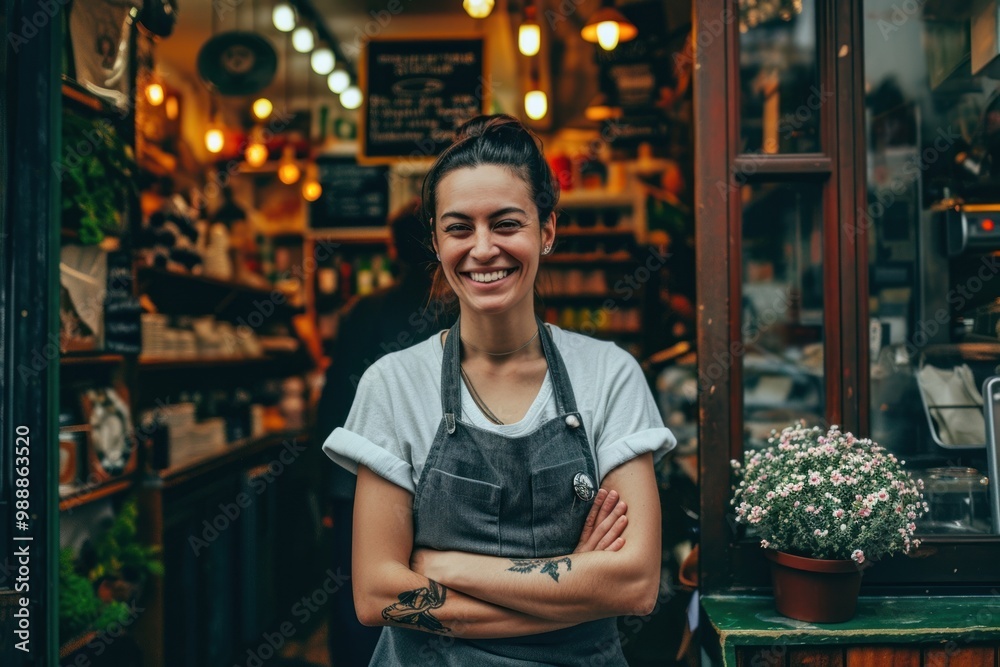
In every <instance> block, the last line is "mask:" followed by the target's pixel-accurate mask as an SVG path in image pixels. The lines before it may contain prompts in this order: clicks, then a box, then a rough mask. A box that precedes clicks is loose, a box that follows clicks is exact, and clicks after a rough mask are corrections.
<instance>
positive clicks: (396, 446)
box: [323, 364, 415, 493]
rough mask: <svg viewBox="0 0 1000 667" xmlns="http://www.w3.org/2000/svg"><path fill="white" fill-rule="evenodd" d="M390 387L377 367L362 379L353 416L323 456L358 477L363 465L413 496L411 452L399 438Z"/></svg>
mask: <svg viewBox="0 0 1000 667" xmlns="http://www.w3.org/2000/svg"><path fill="white" fill-rule="evenodd" d="M393 412H394V411H393V406H392V400H391V397H390V396H389V392H388V385H387V383H386V382H385V381H384V378H383V376H382V373H381V371H380V369H379V367H378V364H375V365H372V366H370V367H369V368H368V370H366V371H365V373H364V375H362V376H361V381H360V382H359V383H358V391H357V395H356V396H355V398H354V403H353V404H352V405H351V412H350V414H349V415H348V417H347V421H346V422H345V424H344V426H343V427H341V428H335V429H334V430H333V432H332V433H330V435H329V436H327V438H326V441H325V442H324V443H323V452H324V453H325V454H326V455H327V456H329V457H330V459H331V460H333V461H334V462H335V463H337V464H338V465H340V466H342V467H343V468H345V469H346V470H348V471H350V472H352V473H354V474H357V472H358V466H359V465H363V466H365V467H366V468H368V469H369V470H371V471H372V472H374V473H375V474H376V475H379V476H380V477H384V478H385V479H387V480H389V481H390V482H392V483H393V484H396V485H397V486H400V487H402V488H404V489H406V490H407V491H409V492H410V493H413V492H414V490H415V489H414V485H413V464H412V462H411V460H410V458H411V457H410V452H409V449H408V447H406V446H405V445H404V444H403V443H402V442H401V439H400V438H399V436H398V433H397V430H396V427H395V424H396V421H395V415H394V414H393Z"/></svg>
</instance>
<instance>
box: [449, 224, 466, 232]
mask: <svg viewBox="0 0 1000 667" xmlns="http://www.w3.org/2000/svg"><path fill="white" fill-rule="evenodd" d="M468 230H469V226H468V225H463V224H460V223H456V224H454V225H448V226H447V227H445V228H444V231H446V232H466V231H468Z"/></svg>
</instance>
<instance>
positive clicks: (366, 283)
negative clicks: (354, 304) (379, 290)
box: [357, 256, 375, 296]
mask: <svg viewBox="0 0 1000 667" xmlns="http://www.w3.org/2000/svg"><path fill="white" fill-rule="evenodd" d="M357 282H358V295H360V296H364V295H366V294H371V293H372V292H373V291H374V290H375V275H374V274H373V273H372V269H371V261H370V260H369V259H368V257H367V256H362V257H359V258H358V269H357Z"/></svg>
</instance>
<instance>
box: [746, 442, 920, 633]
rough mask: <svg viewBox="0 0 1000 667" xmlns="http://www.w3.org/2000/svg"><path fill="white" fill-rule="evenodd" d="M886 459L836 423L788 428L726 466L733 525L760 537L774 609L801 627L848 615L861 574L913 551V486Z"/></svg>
mask: <svg viewBox="0 0 1000 667" xmlns="http://www.w3.org/2000/svg"><path fill="white" fill-rule="evenodd" d="M903 463H904V462H901V461H898V460H897V459H896V457H895V456H893V455H892V454H890V453H889V452H887V451H886V450H885V449H884V448H882V447H880V446H878V445H877V444H875V443H874V442H872V441H871V440H867V439H859V438H855V437H854V436H853V435H851V434H850V433H843V432H841V431H840V429H839V428H838V427H837V426H831V427H830V429H829V431H827V432H824V431H823V430H822V429H821V428H820V427H818V426H816V427H811V428H809V427H806V426H805V425H804V424H797V425H794V426H789V427H788V428H786V429H784V430H783V431H782V432H781V433H779V434H775V435H774V436H772V437H771V438H770V439H769V440H768V445H767V446H766V447H764V448H763V449H759V450H748V451H747V452H746V453H745V455H744V461H743V463H742V464H741V463H740V462H738V461H732V466H733V468H734V470H735V471H736V476H737V478H738V480H739V482H738V485H737V486H736V488H735V494H734V497H733V500H732V504H733V505H734V506H735V507H736V522H737V523H738V524H745V525H747V527H748V529H749V531H750V532H751V533H752V534H753V535H755V536H758V537H760V538H761V542H760V544H761V547H763V548H764V549H766V550H767V551H766V552H765V555H766V556H767V557H768V559H769V560H770V561H771V566H772V567H771V574H772V582H773V584H774V596H775V606H776V607H777V610H778V612H779V613H781V614H783V615H785V616H788V617H791V618H797V619H799V620H804V621H812V622H826V623H838V622H842V621H846V620H848V619H850V618H851V617H852V616H853V615H854V611H855V607H856V604H857V597H858V592H859V590H860V587H861V572H862V570H863V569H864V568H865V567H867V566H868V565H869V564H870V563H871V561H873V560H876V559H879V558H881V557H883V556H886V555H890V554H894V553H898V552H903V553H909V552H910V551H911V550H912V549H915V548H916V547H918V546H919V545H920V540H918V539H915V538H914V531H915V530H916V525H915V523H914V522H915V521H916V520H917V519H918V518H919V517H920V516H922V515H923V513H924V512H926V511H927V505H926V503H925V502H924V500H923V494H922V493H921V489H922V488H923V483H922V482H921V481H920V480H914V479H913V478H911V477H910V475H909V473H908V472H906V471H905V470H904V469H903V467H902V464H903Z"/></svg>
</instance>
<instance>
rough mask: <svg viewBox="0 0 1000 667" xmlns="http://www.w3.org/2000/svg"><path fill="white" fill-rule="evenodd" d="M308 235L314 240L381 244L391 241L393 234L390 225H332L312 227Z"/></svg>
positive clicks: (354, 243)
mask: <svg viewBox="0 0 1000 667" xmlns="http://www.w3.org/2000/svg"><path fill="white" fill-rule="evenodd" d="M307 237H308V238H310V239H314V240H323V241H337V242H339V243H344V244H352V245H380V244H383V243H389V241H390V240H391V234H390V231H389V228H388V227H342V228H336V227H332V228H329V229H310V230H309V231H308V232H307Z"/></svg>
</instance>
